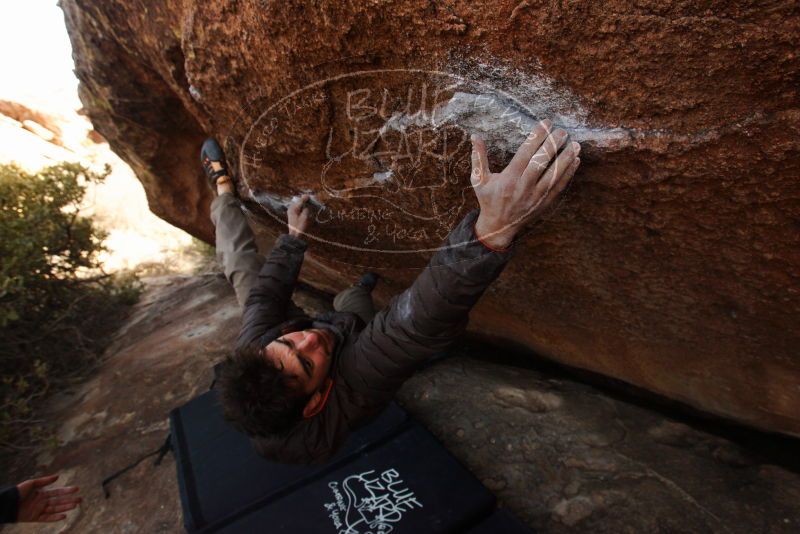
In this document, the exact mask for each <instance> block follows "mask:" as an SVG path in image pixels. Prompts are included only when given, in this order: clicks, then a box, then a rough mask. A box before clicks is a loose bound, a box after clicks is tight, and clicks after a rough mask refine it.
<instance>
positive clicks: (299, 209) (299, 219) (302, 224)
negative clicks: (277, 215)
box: [287, 195, 311, 237]
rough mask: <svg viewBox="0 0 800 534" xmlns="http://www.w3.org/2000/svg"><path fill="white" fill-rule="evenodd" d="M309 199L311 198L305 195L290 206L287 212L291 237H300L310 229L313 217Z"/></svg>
mask: <svg viewBox="0 0 800 534" xmlns="http://www.w3.org/2000/svg"><path fill="white" fill-rule="evenodd" d="M309 199H310V197H309V196H308V195H303V196H301V197H300V198H298V199H297V200H295V201H294V202H292V203H291V204H290V205H289V209H288V210H287V223H288V225H289V235H291V236H294V237H300V236H302V235H303V234H304V233H305V232H306V230H307V229H308V222H309V217H310V215H311V209H310V207H309V206H310V202H309Z"/></svg>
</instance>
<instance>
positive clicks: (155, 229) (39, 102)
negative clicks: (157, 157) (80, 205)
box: [0, 0, 191, 271]
mask: <svg viewBox="0 0 800 534" xmlns="http://www.w3.org/2000/svg"><path fill="white" fill-rule="evenodd" d="M0 5H2V7H4V8H6V11H5V12H4V13H3V16H2V17H0V49H2V50H3V53H2V54H0V68H2V72H3V76H1V77H0V100H11V101H14V102H19V103H21V104H24V105H26V106H28V107H29V108H31V109H34V110H38V111H43V112H46V113H47V114H49V115H52V116H53V117H54V118H55V119H56V122H57V126H58V127H59V128H60V129H61V134H62V142H63V145H64V146H63V147H62V146H56V145H54V144H51V143H49V142H47V141H46V140H44V139H42V138H41V137H39V136H38V135H36V134H35V133H32V132H30V131H28V130H25V129H23V128H21V127H20V125H19V123H16V122H15V121H10V120H8V119H6V120H0V163H6V162H10V161H15V162H17V163H18V164H20V165H22V167H23V168H26V169H28V170H30V171H35V170H38V169H39V168H41V167H42V166H44V165H49V164H52V163H55V162H58V161H63V160H71V161H74V160H78V161H80V162H81V163H84V164H86V165H90V166H95V167H97V168H101V167H102V164H103V163H109V164H111V166H112V168H113V171H112V173H111V175H110V176H109V177H108V178H107V179H106V181H105V183H104V184H102V185H100V186H98V187H95V188H92V189H90V191H89V192H88V194H87V198H86V204H87V210H85V211H84V213H86V214H90V215H91V216H92V217H93V218H94V219H95V222H97V223H98V224H100V225H101V226H103V227H104V228H105V229H106V230H108V231H109V237H108V239H106V245H107V246H108V248H109V249H110V252H109V253H108V254H104V255H103V258H102V260H101V261H103V263H104V265H105V268H106V269H107V270H111V271H113V270H117V269H122V268H130V267H133V266H135V265H138V264H140V263H142V262H156V263H160V262H166V263H168V264H170V265H171V266H173V267H177V268H179V269H190V268H191V266H190V265H189V264H187V263H186V262H187V261H189V262H190V261H191V258H185V259H184V256H185V254H184V252H183V251H184V250H185V248H186V246H187V245H188V243H189V242H190V240H191V238H190V237H189V235H188V234H186V233H184V232H182V231H181V230H178V229H177V228H174V227H172V226H170V225H169V224H167V223H165V222H164V221H162V220H160V219H158V218H157V217H156V216H155V215H153V214H152V213H150V211H149V209H148V207H147V200H146V198H145V194H144V190H143V189H142V186H141V184H140V183H139V181H138V180H137V179H136V177H135V176H134V174H133V171H132V170H131V169H130V167H128V166H127V165H126V164H125V163H124V162H123V161H122V160H120V159H119V158H117V157H116V155H114V154H113V153H112V152H111V150H110V149H109V147H108V145H107V144H105V143H102V144H95V143H92V142H90V141H88V140H87V138H86V135H87V132H88V130H89V129H90V128H91V125H90V124H89V122H88V121H87V120H86V118H85V117H82V116H79V115H78V114H77V113H76V111H77V110H78V109H80V107H81V102H80V100H79V99H78V80H77V78H75V75H74V74H73V72H72V70H73V68H74V65H73V63H72V47H71V45H70V42H69V37H68V36H67V29H66V26H65V24H64V14H63V12H62V11H61V9H60V8H59V7H58V6H57V5H56V0H0ZM1 118H2V116H0V119H1Z"/></svg>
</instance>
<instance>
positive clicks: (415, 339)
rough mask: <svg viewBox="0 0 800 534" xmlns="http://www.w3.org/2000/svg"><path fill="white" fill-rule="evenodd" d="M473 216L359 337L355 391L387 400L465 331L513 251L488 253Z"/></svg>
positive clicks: (353, 363) (475, 213)
mask: <svg viewBox="0 0 800 534" xmlns="http://www.w3.org/2000/svg"><path fill="white" fill-rule="evenodd" d="M476 217H477V211H475V212H472V213H470V214H468V215H467V216H466V217H465V218H464V219H463V220H462V221H461V223H459V225H458V226H456V228H455V229H454V230H453V231H452V232H451V233H450V235H449V236H448V239H447V240H446V241H445V243H444V244H443V245H442V248H441V249H440V250H439V251H437V252H436V254H434V256H433V257H432V258H431V260H430V262H429V263H428V266H427V267H426V268H425V269H424V270H423V271H422V272H421V273H420V275H419V276H418V277H417V279H416V280H415V281H414V283H413V284H412V285H411V287H409V288H408V289H407V290H406V291H404V292H403V293H401V294H400V295H398V296H397V297H395V298H394V299H392V301H391V303H390V305H389V307H388V308H385V309H384V310H382V311H381V312H379V313H378V314H377V315H376V316H375V318H374V319H373V320H372V321H371V322H370V324H369V325H368V326H367V328H366V329H365V330H364V331H363V332H362V334H361V335H360V337H359V340H358V343H357V347H356V357H355V358H353V361H352V362H344V361H343V362H342V364H343V365H354V366H355V369H353V370H352V372H353V373H354V374H356V375H358V376H360V378H361V380H360V384H357V385H356V387H357V388H359V389H362V391H363V393H365V394H367V395H368V397H369V398H373V399H374V400H376V401H380V400H381V399H384V398H388V397H390V396H391V395H392V394H393V392H394V391H395V390H396V389H397V388H398V387H399V386H400V385H401V384H402V383H403V381H404V380H406V379H407V378H408V377H409V376H410V375H411V374H412V373H413V372H414V370H415V369H416V368H417V367H419V365H420V364H421V363H422V362H424V361H425V360H426V359H427V358H428V357H430V356H431V355H433V354H436V353H438V352H441V351H443V350H445V349H447V348H448V347H449V346H450V345H451V344H452V343H453V342H454V341H455V340H456V339H457V338H458V337H459V336H460V335H461V334H462V333H463V332H464V330H465V329H466V326H467V322H468V318H469V313H470V311H471V309H472V308H473V306H474V305H475V304H476V303H477V302H478V300H479V299H480V297H481V295H482V294H483V293H484V291H485V290H486V288H488V287H489V285H491V283H492V282H493V281H494V280H495V279H496V278H497V277H498V276H499V275H500V273H501V272H502V270H503V268H504V267H505V265H506V263H507V262H508V260H509V259H510V257H511V250H508V251H505V252H496V251H492V250H490V249H489V248H487V247H485V246H484V245H482V244H481V243H480V242H479V241H477V240H476V238H475V233H474V230H473V227H474V223H475V219H476Z"/></svg>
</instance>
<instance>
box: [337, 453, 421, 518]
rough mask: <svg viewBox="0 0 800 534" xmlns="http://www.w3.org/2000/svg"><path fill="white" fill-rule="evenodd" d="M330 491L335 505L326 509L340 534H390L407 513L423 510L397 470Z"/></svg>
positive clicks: (344, 483) (355, 477)
mask: <svg viewBox="0 0 800 534" xmlns="http://www.w3.org/2000/svg"><path fill="white" fill-rule="evenodd" d="M328 487H329V488H330V490H331V492H332V493H333V501H331V502H328V503H325V505H324V506H325V510H326V511H327V512H328V517H330V518H331V521H332V522H333V526H334V527H335V528H336V531H337V532H338V533H339V534H388V533H389V532H391V531H392V530H394V526H395V525H397V523H399V522H400V521H401V520H402V519H403V516H404V515H405V514H406V513H407V512H409V511H410V510H413V509H416V508H422V503H421V502H419V500H417V497H416V495H415V494H414V492H413V491H411V490H410V489H409V488H408V486H407V485H406V484H405V483H404V482H403V480H402V478H401V477H400V473H398V472H397V471H396V470H395V469H387V470H386V471H383V472H382V473H377V472H376V471H375V470H370V471H364V472H363V473H359V474H357V475H351V476H349V477H347V478H345V479H344V480H342V481H341V483H340V482H338V481H335V480H334V481H331V482H329V483H328Z"/></svg>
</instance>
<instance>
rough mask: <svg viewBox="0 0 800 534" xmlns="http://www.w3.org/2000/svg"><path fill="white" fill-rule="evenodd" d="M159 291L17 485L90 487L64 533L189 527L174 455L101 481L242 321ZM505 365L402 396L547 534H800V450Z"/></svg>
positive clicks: (415, 384) (416, 387)
mask: <svg viewBox="0 0 800 534" xmlns="http://www.w3.org/2000/svg"><path fill="white" fill-rule="evenodd" d="M148 285H149V288H148V291H147V292H146V293H145V295H144V297H143V298H142V301H141V302H140V303H139V304H137V306H136V307H135V309H134V313H133V315H132V317H131V319H130V320H129V321H128V323H127V324H126V325H125V326H124V327H123V328H122V329H121V330H120V332H119V333H118V336H117V339H116V341H115V343H114V345H113V346H112V347H110V348H109V349H108V351H107V353H106V356H107V358H106V360H105V361H104V362H103V364H102V365H101V366H100V368H99V369H98V371H97V373H96V375H95V376H93V377H92V378H91V379H90V380H88V381H87V382H86V383H85V384H82V385H80V386H78V387H76V388H75V390H74V391H72V392H70V393H66V394H63V395H61V396H60V398H58V399H54V402H53V403H52V407H51V413H50V415H49V417H48V420H50V421H54V422H57V425H58V426H57V435H58V438H59V441H60V444H59V446H58V448H57V449H54V450H52V451H49V452H42V453H40V454H39V455H38V456H36V457H35V458H36V466H28V467H27V469H22V470H19V471H15V472H13V473H8V479H9V480H22V479H23V477H25V476H30V474H31V473H33V472H41V473H49V472H59V473H61V475H62V481H61V482H63V483H64V484H77V485H79V486H80V487H81V493H82V495H83V498H84V502H83V504H82V505H81V508H80V510H79V511H76V512H72V513H70V516H69V517H68V519H67V521H66V522H65V523H63V524H60V525H59V526H61V527H62V529H61V530H59V532H70V533H81V534H83V533H100V534H106V533H108V532H137V533H138V532H146V533H160V532H165V533H166V532H170V533H173V532H181V531H182V527H181V525H182V517H181V505H180V499H179V496H178V484H177V479H176V469H175V461H174V457H173V455H172V454H170V455H167V456H166V458H165V460H164V463H162V464H161V465H160V466H158V467H154V466H153V464H152V461H151V460H148V461H144V462H142V463H141V464H139V465H138V466H137V467H135V468H134V469H132V470H131V471H129V472H127V473H126V474H124V475H122V476H121V477H119V478H118V479H116V480H114V481H113V482H112V483H111V484H110V485H109V490H110V492H111V497H110V498H109V499H105V498H104V496H103V491H102V488H101V485H100V481H101V480H103V479H104V478H105V477H107V476H109V475H110V474H111V473H114V472H116V471H117V470H119V469H121V468H123V467H125V466H126V465H129V464H130V463H131V462H133V461H135V460H136V459H137V458H139V457H141V456H142V455H143V454H145V453H146V452H150V451H153V450H155V449H157V448H158V447H159V446H160V445H161V444H162V443H163V440H164V437H165V435H166V433H167V428H168V424H167V414H168V413H169V411H170V410H171V409H172V408H175V407H178V406H180V405H182V404H183V403H185V402H187V401H188V400H189V399H191V398H193V397H194V396H195V395H198V394H200V393H202V392H204V391H206V390H207V388H208V386H209V384H210V383H211V375H212V373H211V367H212V365H213V364H214V363H216V362H217V361H219V360H220V359H221V358H223V357H224V356H225V354H227V353H228V351H229V350H230V346H231V344H232V343H233V341H234V339H235V337H236V334H237V333H238V325H239V313H240V312H239V307H238V306H237V304H236V299H235V298H234V296H233V292H232V291H231V290H230V288H229V286H228V284H227V282H226V281H225V280H224V279H223V278H222V277H219V276H214V275H206V276H202V277H195V278H188V277H169V278H162V279H159V280H158V281H156V282H150V283H149V284H148ZM295 302H297V304H298V305H300V306H302V307H303V308H305V309H306V310H307V311H309V312H315V311H320V310H325V309H328V308H327V306H329V303H326V302H325V301H321V300H320V299H319V298H317V297H314V296H313V295H310V294H309V293H306V292H302V291H298V292H296V293H295ZM175 317H180V320H175ZM494 359H496V354H494V353H493V352H492V351H491V347H485V346H480V345H472V344H469V345H467V346H465V347H463V348H461V349H459V350H457V351H455V353H454V355H453V356H452V357H451V358H449V359H447V360H444V361H440V362H437V363H435V364H433V365H431V366H429V367H428V368H426V369H424V370H422V371H421V372H420V373H418V374H417V375H416V376H415V377H413V378H412V379H411V380H409V381H408V382H407V383H406V384H405V385H404V387H403V389H402V390H401V391H400V394H399V400H400V401H401V402H402V403H403V404H404V405H405V407H406V409H407V410H408V411H409V412H410V413H411V414H412V415H413V416H414V417H416V418H417V419H418V420H419V421H421V422H422V423H423V424H424V425H425V426H426V427H428V428H429V429H430V430H431V431H432V432H433V433H434V434H435V435H436V436H437V437H438V438H439V439H440V440H441V441H442V442H443V443H444V444H445V446H446V447H447V448H448V449H449V450H450V451H451V452H452V453H453V454H454V455H456V457H457V458H458V459H459V460H460V461H461V462H462V463H463V464H464V465H465V466H466V467H467V468H469V469H470V470H471V471H472V472H473V473H474V474H475V475H476V476H477V477H478V478H480V479H481V481H482V482H483V483H484V485H486V486H487V487H488V488H489V489H490V490H491V491H492V492H493V493H495V495H496V496H497V498H498V500H499V501H500V503H501V505H502V506H505V507H507V508H509V509H510V510H511V511H512V512H513V513H514V514H516V515H517V516H518V517H519V518H520V519H522V520H523V521H524V522H526V523H527V524H528V525H530V526H531V527H533V528H534V529H535V531H536V532H543V533H554V534H555V533H568V532H576V533H583V532H599V533H605V532H608V533H620V532H631V533H642V532H644V533H650V532H669V533H674V532H691V533H695V532H720V533H742V534H752V533H754V532H758V533H761V532H765V533H766V532H769V533H786V534H790V533H795V532H797V529H798V525H800V474H798V473H797V472H793V469H794V470H796V469H797V467H798V465H797V463H798V462H797V458H796V455H795V454H793V452H794V451H795V450H796V447H797V443H796V441H797V440H795V439H791V438H781V439H776V438H774V437H770V438H769V439H767V441H768V442H769V444H770V445H769V446H765V445H763V444H762V445H760V446H755V447H754V446H752V445H751V443H750V442H752V440H748V439H737V440H731V439H727V438H726V437H723V436H721V435H717V434H713V433H710V432H708V431H707V430H705V429H703V428H702V427H703V426H707V424H706V423H704V422H702V421H701V422H699V424H698V421H689V420H680V419H676V418H675V417H673V416H670V415H665V414H663V413H659V412H657V411H653V410H652V409H647V408H644V407H641V406H637V405H634V404H630V403H629V402H625V401H623V400H620V399H615V398H613V397H611V396H609V395H608V394H607V393H604V392H602V391H600V390H598V389H596V388H593V387H589V386H586V385H583V384H580V383H577V382H575V381H573V380H571V379H570V378H569V377H567V376H562V375H556V374H553V373H551V372H545V371H541V370H536V369H527V368H521V367H511V366H505V365H499V364H497V363H495V362H493V361H491V360H494ZM747 434H748V435H752V434H753V433H752V432H751V433H747ZM770 450H772V451H776V450H783V451H784V452H783V456H790V455H791V457H792V458H794V465H791V463H788V464H787V463H786V462H784V461H782V460H781V459H780V456H781V455H779V454H775V453H774V452H772V453H770ZM20 456H24V457H26V458H32V457H33V455H31V454H30V453H28V452H25V453H22V454H21V455H20ZM12 531H13V532H42V533H46V532H54V530H53V526H51V525H47V526H42V527H40V528H38V529H36V528H35V527H33V526H31V527H30V528H19V530H13V527H12Z"/></svg>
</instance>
